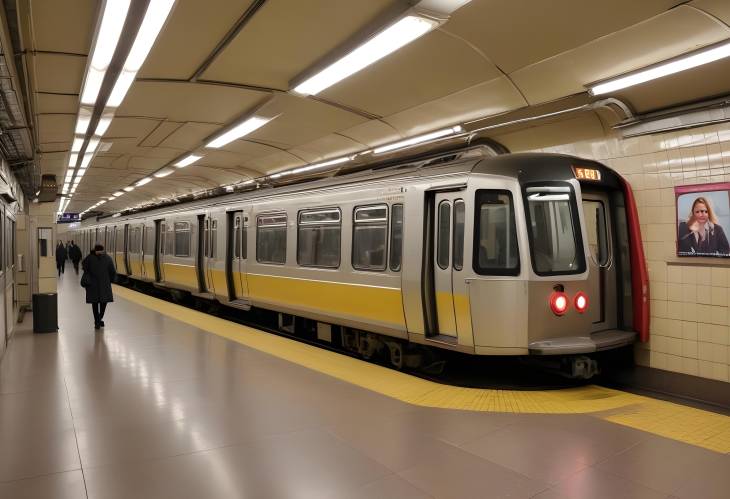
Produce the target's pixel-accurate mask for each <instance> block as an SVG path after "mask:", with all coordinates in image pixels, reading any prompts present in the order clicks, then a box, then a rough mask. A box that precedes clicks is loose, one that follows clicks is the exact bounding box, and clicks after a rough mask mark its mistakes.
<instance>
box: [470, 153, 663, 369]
mask: <svg viewBox="0 0 730 499" xmlns="http://www.w3.org/2000/svg"><path fill="white" fill-rule="evenodd" d="M489 169H490V171H497V172H501V173H502V174H506V173H509V172H512V173H513V176H514V178H515V180H516V184H515V185H514V189H515V191H513V192H512V193H511V194H512V196H511V197H513V198H514V201H513V202H512V205H511V207H510V209H509V210H506V209H505V204H504V201H502V202H500V199H499V198H498V197H493V199H492V200H491V202H490V200H489V199H485V201H486V202H484V203H479V202H478V203H477V210H476V211H475V229H476V230H475V241H474V242H475V244H474V263H475V269H476V270H479V269H488V268H489V264H490V261H493V262H494V261H497V260H495V259H501V260H500V262H501V265H500V267H501V268H510V266H509V265H507V266H506V267H505V265H504V263H505V261H506V258H509V257H505V254H507V255H510V254H511V255H514V256H513V257H511V258H512V260H513V262H514V264H513V265H512V267H511V268H512V272H511V274H512V275H511V276H508V275H505V276H502V277H496V276H484V278H482V279H475V280H474V281H473V282H471V283H470V286H469V287H470V290H469V294H470V305H471V312H472V321H473V325H474V326H473V332H474V342H475V350H476V352H477V353H481V354H492V355H494V354H498V355H504V354H514V355H524V354H528V355H530V356H535V357H541V358H543V359H544V360H547V359H550V360H555V359H560V362H561V364H562V365H563V366H564V367H566V368H567V370H568V374H570V375H571V376H574V377H584V378H588V377H591V376H592V375H594V374H596V372H597V365H596V362H595V360H594V358H593V356H591V354H594V353H596V352H600V351H606V350H611V349H616V348H620V347H625V346H627V345H631V344H632V343H634V342H635V341H637V339H638V340H641V341H646V340H647V339H648V326H649V325H648V316H649V315H648V314H649V311H648V305H649V299H648V298H649V297H648V278H647V272H646V266H645V261H644V257H643V250H642V243H641V236H640V232H639V222H638V218H637V214H636V206H635V204H634V199H633V195H632V193H631V189H630V188H629V186H628V184H626V182H625V181H624V180H623V179H622V178H621V177H620V176H619V175H618V174H617V173H616V172H614V171H612V170H611V169H609V168H607V167H606V166H604V165H601V164H599V163H596V162H592V161H587V160H581V159H579V158H574V157H569V156H560V155H514V156H510V157H507V158H504V159H501V160H499V162H497V163H496V164H494V165H491V166H490V167H489ZM485 173H486V171H485ZM477 177H478V176H477ZM485 179H486V177H485ZM483 181H486V180H483ZM477 197H478V196H477ZM500 210H501V211H500ZM497 216H498V217H500V218H499V223H497V224H495V217H497ZM490 231H491V232H490ZM490 258H492V260H490ZM518 258H519V261H518ZM507 274H509V272H507Z"/></svg>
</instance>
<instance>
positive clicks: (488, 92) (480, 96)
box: [383, 77, 527, 136]
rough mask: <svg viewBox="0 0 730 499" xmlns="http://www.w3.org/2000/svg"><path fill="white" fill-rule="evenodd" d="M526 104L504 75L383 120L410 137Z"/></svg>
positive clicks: (511, 109) (504, 111)
mask: <svg viewBox="0 0 730 499" xmlns="http://www.w3.org/2000/svg"><path fill="white" fill-rule="evenodd" d="M526 105H527V103H526V102H525V100H524V99H523V98H522V95H520V93H519V92H518V91H517V89H516V88H515V86H514V85H513V84H512V83H511V82H510V81H509V80H508V79H507V78H506V77H501V78H497V79H494V80H491V81H488V82H484V83H480V84H478V85H475V86H473V87H471V88H467V89H466V90H462V91H460V92H456V93H454V94H451V95H448V96H446V97H443V98H441V99H436V100H434V101H431V102H428V103H426V104H422V105H420V106H416V107H413V108H411V109H408V110H406V111H402V112H400V113H397V114H394V115H392V116H388V117H386V118H383V120H384V121H386V122H388V123H389V124H391V125H392V126H393V127H394V128H396V129H398V130H399V131H400V132H401V133H402V134H403V135H405V136H410V135H417V134H420V133H424V132H429V131H433V130H436V129H438V128H442V127H445V126H450V125H456V124H459V123H464V122H467V121H470V120H475V119H479V118H483V117H486V116H493V115H496V114H500V113H506V112H508V111H513V110H515V109H518V108H520V107H523V106H526Z"/></svg>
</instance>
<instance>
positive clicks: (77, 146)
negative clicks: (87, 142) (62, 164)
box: [71, 137, 84, 152]
mask: <svg viewBox="0 0 730 499" xmlns="http://www.w3.org/2000/svg"><path fill="white" fill-rule="evenodd" d="M83 144H84V138H83V137H75V138H74V143H73V145H72V146H71V152H79V151H80V150H81V146H82V145H83Z"/></svg>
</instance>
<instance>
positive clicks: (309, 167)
mask: <svg viewBox="0 0 730 499" xmlns="http://www.w3.org/2000/svg"><path fill="white" fill-rule="evenodd" d="M351 159H352V156H343V157H341V158H336V159H331V160H329V161H323V162H321V163H314V164H311V165H307V166H302V167H299V168H295V169H293V170H292V173H304V172H308V171H310V170H316V169H317V168H326V167H328V166H334V165H339V164H341V163H347V162H348V161H350V160H351Z"/></svg>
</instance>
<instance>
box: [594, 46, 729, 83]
mask: <svg viewBox="0 0 730 499" xmlns="http://www.w3.org/2000/svg"><path fill="white" fill-rule="evenodd" d="M728 56H730V42H727V43H724V44H722V45H718V46H715V47H713V48H710V49H704V50H699V51H697V52H693V53H691V54H687V55H685V56H682V57H679V58H677V59H674V60H673V61H670V62H665V63H661V64H659V65H656V66H653V67H651V68H647V69H642V70H640V71H637V72H634V73H631V74H628V75H626V76H620V77H618V78H614V79H611V80H608V81H606V82H603V83H599V84H598V85H593V86H591V87H589V89H588V91H589V92H590V93H591V95H602V94H607V93H610V92H615V91H617V90H621V89H624V88H627V87H631V86H634V85H638V84H640V83H646V82H647V81H651V80H656V79H657V78H661V77H663V76H668V75H672V74H674V73H679V72H680V71H685V70H687V69H692V68H696V67H697V66H702V65H703V64H708V63H710V62H714V61H717V60H720V59H724V58H725V57H728Z"/></svg>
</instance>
